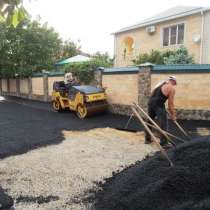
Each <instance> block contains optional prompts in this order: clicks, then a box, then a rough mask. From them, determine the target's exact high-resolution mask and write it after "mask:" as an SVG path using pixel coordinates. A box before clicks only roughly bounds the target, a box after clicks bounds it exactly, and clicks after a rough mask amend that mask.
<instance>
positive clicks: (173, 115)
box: [171, 113, 176, 122]
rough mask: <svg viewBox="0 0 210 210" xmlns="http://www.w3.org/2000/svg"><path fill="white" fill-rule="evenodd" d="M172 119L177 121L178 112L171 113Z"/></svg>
mask: <svg viewBox="0 0 210 210" xmlns="http://www.w3.org/2000/svg"><path fill="white" fill-rule="evenodd" d="M171 119H172V120H173V121H174V122H175V121H176V114H175V113H173V114H171Z"/></svg>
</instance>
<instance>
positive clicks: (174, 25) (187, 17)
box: [114, 6, 210, 67]
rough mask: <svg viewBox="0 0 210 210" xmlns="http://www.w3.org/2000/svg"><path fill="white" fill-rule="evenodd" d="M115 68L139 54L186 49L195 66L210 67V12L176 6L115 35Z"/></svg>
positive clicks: (128, 63)
mask: <svg viewBox="0 0 210 210" xmlns="http://www.w3.org/2000/svg"><path fill="white" fill-rule="evenodd" d="M114 43H115V44H114V55H115V67H120V66H129V65H132V64H133V63H132V60H133V59H135V58H136V56H138V55H139V54H140V53H149V52H151V50H160V51H164V50H167V49H168V50H171V49H172V50H173V49H177V48H179V47H180V46H185V47H186V48H187V49H188V51H189V53H190V54H192V55H193V56H194V58H195V61H196V63H200V64H209V63H210V8H206V7H190V6H177V7H174V8H171V9H169V10H167V11H165V12H162V13H160V14H158V15H155V16H153V17H151V18H148V19H145V20H143V21H141V22H139V23H137V24H134V25H131V26H128V27H125V28H122V29H120V30H118V31H116V32H115V33H114Z"/></svg>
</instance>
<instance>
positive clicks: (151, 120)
mask: <svg viewBox="0 0 210 210" xmlns="http://www.w3.org/2000/svg"><path fill="white" fill-rule="evenodd" d="M133 104H134V106H135V107H136V109H137V110H138V111H140V113H143V115H144V116H145V117H146V118H147V120H148V121H150V123H151V124H152V125H153V126H155V127H156V128H157V130H158V131H159V132H160V133H161V134H162V135H163V136H164V137H165V138H166V139H167V140H168V141H169V142H173V141H172V140H171V138H170V137H169V136H168V135H167V134H166V133H165V132H164V131H163V130H162V129H161V128H160V127H159V125H158V124H157V123H156V122H155V121H154V120H153V119H152V118H151V117H150V116H149V115H148V114H147V113H146V112H145V111H144V110H143V109H142V108H141V107H140V106H139V105H137V104H136V103H133Z"/></svg>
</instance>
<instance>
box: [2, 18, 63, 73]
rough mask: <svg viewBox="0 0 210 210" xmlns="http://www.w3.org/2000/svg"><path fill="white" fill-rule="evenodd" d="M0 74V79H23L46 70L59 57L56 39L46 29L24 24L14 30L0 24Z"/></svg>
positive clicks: (33, 23)
mask: <svg viewBox="0 0 210 210" xmlns="http://www.w3.org/2000/svg"><path fill="white" fill-rule="evenodd" d="M1 29H2V30H1V33H0V37H2V39H1V41H0V54H1V56H0V70H1V74H2V75H3V76H14V75H16V74H18V75H22V76H27V75H30V74H32V73H33V72H40V71H41V70H43V69H45V70H49V69H50V68H52V65H53V64H54V63H55V62H56V60H57V57H58V55H59V53H60V46H61V39H60V38H59V35H58V34H57V33H56V32H55V31H54V30H53V29H52V28H48V27H47V26H46V25H44V26H42V25H40V23H38V22H31V21H27V22H25V23H22V24H19V25H18V26H17V27H16V28H14V27H6V25H5V24H1Z"/></svg>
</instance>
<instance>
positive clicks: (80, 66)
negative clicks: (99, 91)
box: [64, 57, 111, 84]
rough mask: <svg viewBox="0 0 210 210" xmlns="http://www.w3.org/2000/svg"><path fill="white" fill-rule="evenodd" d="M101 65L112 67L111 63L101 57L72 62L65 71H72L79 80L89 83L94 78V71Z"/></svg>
mask: <svg viewBox="0 0 210 210" xmlns="http://www.w3.org/2000/svg"><path fill="white" fill-rule="evenodd" d="M99 67H111V64H110V63H109V62H107V61H106V60H104V59H101V58H99V57H97V58H96V57H95V58H93V59H92V60H91V61H88V62H81V63H72V64H68V65H66V66H65V67H64V69H65V72H72V73H73V74H74V75H75V76H76V77H77V78H78V79H79V81H81V82H83V83H85V84H89V83H90V82H91V81H92V80H93V79H94V71H95V70H97V69H98V68H99Z"/></svg>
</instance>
